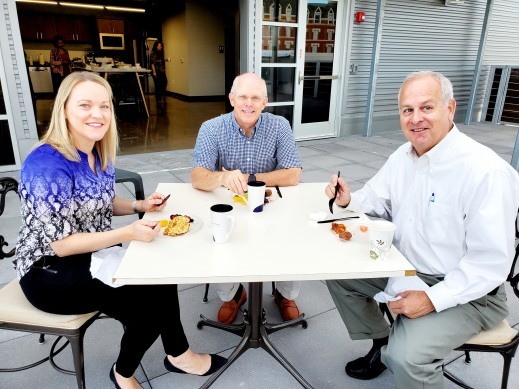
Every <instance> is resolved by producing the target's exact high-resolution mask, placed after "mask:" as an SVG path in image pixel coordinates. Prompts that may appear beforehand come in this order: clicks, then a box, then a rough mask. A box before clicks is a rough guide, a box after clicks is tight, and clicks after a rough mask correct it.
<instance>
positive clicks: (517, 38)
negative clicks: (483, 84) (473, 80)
mask: <svg viewBox="0 0 519 389" xmlns="http://www.w3.org/2000/svg"><path fill="white" fill-rule="evenodd" d="M483 64H484V65H512V66H519V1H517V0H494V9H493V11H492V18H491V20H490V28H489V33H488V38H487V46H486V48H485V56H484V58H483Z"/></svg>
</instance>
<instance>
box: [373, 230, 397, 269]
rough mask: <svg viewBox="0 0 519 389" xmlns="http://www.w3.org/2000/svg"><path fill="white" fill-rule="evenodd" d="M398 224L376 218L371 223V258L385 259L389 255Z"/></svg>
mask: <svg viewBox="0 0 519 389" xmlns="http://www.w3.org/2000/svg"><path fill="white" fill-rule="evenodd" d="M395 228H396V226H395V225H394V224H393V223H391V222H390V221H387V220H374V221H372V222H371V223H369V227H368V236H369V257H370V258H371V259H374V260H376V259H384V258H386V257H387V255H388V252H389V250H390V249H391V245H392V244H393V236H394V235H395Z"/></svg>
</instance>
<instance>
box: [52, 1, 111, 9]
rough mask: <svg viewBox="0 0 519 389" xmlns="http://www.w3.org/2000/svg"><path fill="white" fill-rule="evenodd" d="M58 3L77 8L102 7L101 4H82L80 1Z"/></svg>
mask: <svg viewBox="0 0 519 389" xmlns="http://www.w3.org/2000/svg"><path fill="white" fill-rule="evenodd" d="M59 5H64V6H66V7H77V8H91V9H103V8H104V7H103V6H102V5H95V4H82V3H63V2H61V1H60V2H59Z"/></svg>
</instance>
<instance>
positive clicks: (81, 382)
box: [67, 334, 86, 389]
mask: <svg viewBox="0 0 519 389" xmlns="http://www.w3.org/2000/svg"><path fill="white" fill-rule="evenodd" d="M67 340H68V341H69V342H70V347H71V348H72V356H73V358H74V369H75V371H76V381H77V387H78V389H85V388H86V386H85V358H84V355H83V334H80V335H79V336H67Z"/></svg>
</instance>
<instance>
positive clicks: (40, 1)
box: [16, 0, 58, 5]
mask: <svg viewBox="0 0 519 389" xmlns="http://www.w3.org/2000/svg"><path fill="white" fill-rule="evenodd" d="M16 1H17V2H19V3H35V4H48V5H58V2H57V1H46V0H16Z"/></svg>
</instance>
